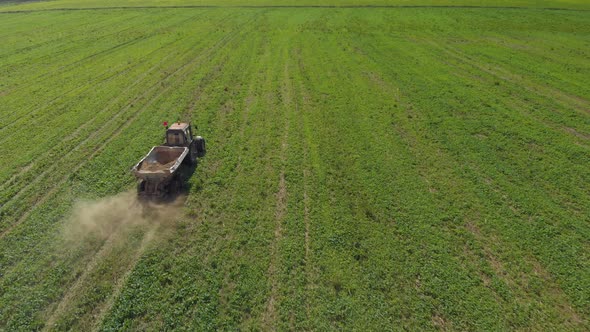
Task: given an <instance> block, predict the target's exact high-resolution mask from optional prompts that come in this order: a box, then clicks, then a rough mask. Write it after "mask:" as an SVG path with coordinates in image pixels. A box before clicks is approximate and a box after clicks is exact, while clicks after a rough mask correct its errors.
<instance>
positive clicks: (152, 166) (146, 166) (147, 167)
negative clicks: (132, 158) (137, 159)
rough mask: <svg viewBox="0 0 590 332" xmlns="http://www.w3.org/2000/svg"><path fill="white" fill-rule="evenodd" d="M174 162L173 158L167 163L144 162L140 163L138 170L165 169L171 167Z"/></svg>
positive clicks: (153, 170) (152, 170)
mask: <svg viewBox="0 0 590 332" xmlns="http://www.w3.org/2000/svg"><path fill="white" fill-rule="evenodd" d="M175 162H176V160H173V161H171V162H169V163H167V164H160V163H158V162H155V163H149V162H144V163H143V164H141V167H140V168H139V170H140V171H150V172H155V171H165V170H167V169H169V168H170V167H172V165H174V163H175Z"/></svg>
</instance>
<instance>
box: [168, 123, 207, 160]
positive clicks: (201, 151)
mask: <svg viewBox="0 0 590 332" xmlns="http://www.w3.org/2000/svg"><path fill="white" fill-rule="evenodd" d="M164 145H166V146H183V147H187V148H189V158H187V162H188V163H191V164H192V163H195V162H196V160H197V157H202V156H204V155H205V152H206V150H205V139H204V138H203V137H201V136H193V128H192V126H191V125H190V123H183V122H175V123H173V124H172V125H170V126H167V123H166V143H165V144H164Z"/></svg>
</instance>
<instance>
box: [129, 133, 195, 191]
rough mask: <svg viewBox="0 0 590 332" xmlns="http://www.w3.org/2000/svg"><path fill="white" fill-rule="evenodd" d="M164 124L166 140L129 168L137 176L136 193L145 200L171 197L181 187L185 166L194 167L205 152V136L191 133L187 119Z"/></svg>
mask: <svg viewBox="0 0 590 332" xmlns="http://www.w3.org/2000/svg"><path fill="white" fill-rule="evenodd" d="M164 125H165V126H166V142H165V143H164V145H161V146H154V147H153V148H152V149H151V150H150V152H149V153H148V154H147V155H146V156H145V157H144V158H143V159H141V160H140V161H139V162H138V163H137V164H136V165H135V166H133V168H132V171H133V174H134V175H135V177H136V178H137V179H138V180H139V183H138V184H137V195H138V196H139V198H140V199H144V200H162V199H166V198H170V197H172V196H174V195H176V194H177V193H179V192H180V190H181V189H182V187H183V184H184V180H185V179H184V178H183V174H184V173H186V172H183V171H182V170H183V168H184V169H187V168H188V169H191V168H192V169H193V170H194V166H195V165H196V163H197V158H201V157H203V156H204V155H205V152H206V149H205V139H204V138H203V137H201V136H193V130H192V126H191V125H190V123H181V122H177V123H174V124H172V125H171V126H168V123H166V122H164Z"/></svg>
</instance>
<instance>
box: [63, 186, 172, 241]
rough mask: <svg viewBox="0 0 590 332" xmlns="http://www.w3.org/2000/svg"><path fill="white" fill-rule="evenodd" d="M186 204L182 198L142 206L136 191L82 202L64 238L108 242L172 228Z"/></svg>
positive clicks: (78, 205) (145, 203)
mask: <svg viewBox="0 0 590 332" xmlns="http://www.w3.org/2000/svg"><path fill="white" fill-rule="evenodd" d="M183 201H184V200H183V197H178V198H177V199H176V200H174V201H173V202H169V203H162V204H156V203H152V202H140V201H139V200H138V198H137V193H135V192H134V191H128V192H124V193H120V194H117V195H114V196H109V197H104V198H101V199H97V200H82V201H78V202H76V203H75V204H74V207H73V209H72V213H71V216H70V217H69V218H68V220H67V221H66V224H65V228H64V236H65V239H66V240H67V241H68V242H78V241H80V240H82V239H84V238H87V237H88V236H91V237H93V238H98V239H107V238H109V237H111V236H112V235H113V234H115V233H126V232H129V231H130V230H132V229H136V228H137V227H142V226H151V227H155V226H158V227H161V228H169V227H172V226H173V225H174V224H175V223H176V221H177V219H178V218H179V217H180V216H181V213H182V205H183Z"/></svg>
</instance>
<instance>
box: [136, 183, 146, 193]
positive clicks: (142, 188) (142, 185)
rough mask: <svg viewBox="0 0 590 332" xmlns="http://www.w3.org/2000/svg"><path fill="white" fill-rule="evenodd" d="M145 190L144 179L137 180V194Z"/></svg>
mask: <svg viewBox="0 0 590 332" xmlns="http://www.w3.org/2000/svg"><path fill="white" fill-rule="evenodd" d="M144 191H145V180H141V181H139V183H138V184H137V194H141V193H143V192H144Z"/></svg>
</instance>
